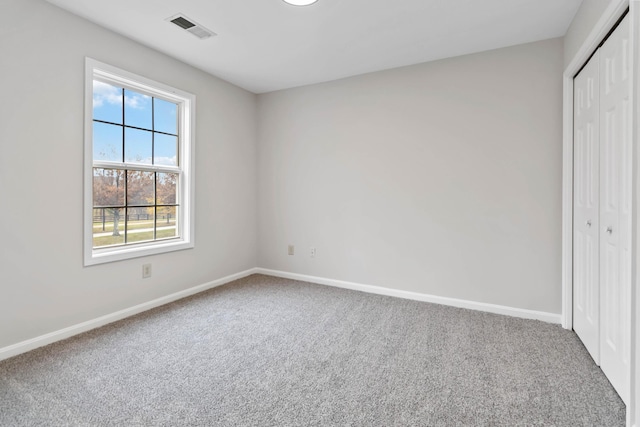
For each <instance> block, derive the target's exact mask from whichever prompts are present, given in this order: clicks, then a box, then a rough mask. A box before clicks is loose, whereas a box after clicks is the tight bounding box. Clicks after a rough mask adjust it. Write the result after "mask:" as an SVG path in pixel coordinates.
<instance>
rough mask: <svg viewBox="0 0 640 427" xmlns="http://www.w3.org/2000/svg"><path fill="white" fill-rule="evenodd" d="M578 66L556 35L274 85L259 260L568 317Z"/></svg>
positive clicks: (262, 171) (265, 145) (266, 120)
mask: <svg viewBox="0 0 640 427" xmlns="http://www.w3.org/2000/svg"><path fill="white" fill-rule="evenodd" d="M562 68H563V41H562V39H552V40H547V41H542V42H537V43H531V44H526V45H520V46H515V47H509V48H505V49H499V50H494V51H489V52H484V53H480V54H474V55H468V56H463V57H458V58H453V59H446V60H442V61H437V62H432V63H426V64H421V65H416V66H411V67H405V68H400V69H394V70H389V71H383V72H378V73H373V74H368V75H363V76H358V77H353V78H349V79H344V80H339V81H335V82H330V83H325V84H319V85H313V86H307V87H302V88H296V89H291V90H284V91H279V92H273V93H269V94H263V95H259V96H258V117H259V125H258V135H259V160H258V163H259V169H258V178H259V184H258V185H259V189H258V195H259V226H258V229H259V265H260V266H261V267H265V268H269V269H276V270H284V271H289V272H294V273H301V274H308V275H315V276H321V277H326V278H331V279H339V280H346V281H353V282H359V283H364V284H370V285H377V286H383V287H388V288H393V289H399V290H406V291H413V292H420V293H425V294H432V295H438V296H445V297H452V298H461V299H465V300H472V301H478V302H486V303H493V304H500V305H506V306H511V307H517V308H524V309H531V310H540V311H545V312H550V313H560V311H561V192H562V187H561V167H562V124H561V118H562V98H561V96H562V79H561V77H562ZM287 244H295V245H296V249H297V253H296V255H295V256H288V255H287ZM311 246H314V247H316V248H317V255H316V257H315V258H310V257H309V247H311Z"/></svg>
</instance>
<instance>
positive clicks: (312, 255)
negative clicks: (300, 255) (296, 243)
mask: <svg viewBox="0 0 640 427" xmlns="http://www.w3.org/2000/svg"><path fill="white" fill-rule="evenodd" d="M309 256H310V257H311V258H315V257H316V248H315V247H314V246H311V247H310V248H309Z"/></svg>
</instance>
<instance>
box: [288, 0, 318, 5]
mask: <svg viewBox="0 0 640 427" xmlns="http://www.w3.org/2000/svg"><path fill="white" fill-rule="evenodd" d="M317 1H318V0H284V2H285V3H288V4H291V5H294V6H309V5H311V4H314V3H315V2H317Z"/></svg>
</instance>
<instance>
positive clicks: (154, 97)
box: [84, 58, 195, 265]
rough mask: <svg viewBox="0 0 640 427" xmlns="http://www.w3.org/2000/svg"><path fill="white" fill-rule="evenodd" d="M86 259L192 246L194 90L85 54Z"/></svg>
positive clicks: (95, 260)
mask: <svg viewBox="0 0 640 427" xmlns="http://www.w3.org/2000/svg"><path fill="white" fill-rule="evenodd" d="M85 91H86V94H85V103H86V105H85V129H86V131H85V231H84V232H85V250H84V252H85V265H91V264H98V263H103V262H110V261H116V260H122V259H127V258H133V257H139V256H145V255H152V254H157V253H162V252H168V251H174V250H180V249H187V248H191V247H193V222H194V221H193V209H192V206H191V205H192V203H193V197H192V190H193V183H192V180H193V170H192V165H191V160H192V154H193V141H192V138H193V131H192V129H193V127H194V126H193V121H194V116H195V114H194V113H195V111H194V109H195V96H194V95H191V94H189V93H186V92H183V91H181V90H178V89H174V88H171V87H168V86H166V85H164V84H161V83H157V82H154V81H151V80H149V79H147V78H144V77H140V76H137V75H134V74H132V73H129V72H126V71H123V70H120V69H117V68H115V67H112V66H109V65H107V64H103V63H100V62H98V61H95V60H93V59H90V58H87V60H86V87H85Z"/></svg>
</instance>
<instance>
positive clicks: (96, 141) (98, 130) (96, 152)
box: [93, 122, 122, 162]
mask: <svg viewBox="0 0 640 427" xmlns="http://www.w3.org/2000/svg"><path fill="white" fill-rule="evenodd" d="M93 160H108V161H112V162H121V161H122V126H118V125H108V124H105V123H100V122H93Z"/></svg>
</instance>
